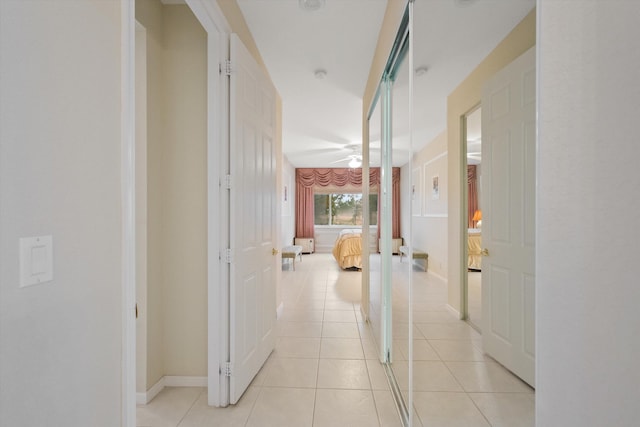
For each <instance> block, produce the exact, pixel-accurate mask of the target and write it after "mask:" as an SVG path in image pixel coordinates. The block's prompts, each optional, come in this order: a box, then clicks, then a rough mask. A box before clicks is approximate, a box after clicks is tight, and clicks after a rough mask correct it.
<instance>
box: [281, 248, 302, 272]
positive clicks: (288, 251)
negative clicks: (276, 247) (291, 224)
mask: <svg viewBox="0 0 640 427" xmlns="http://www.w3.org/2000/svg"><path fill="white" fill-rule="evenodd" d="M296 257H299V258H300V261H302V246H297V245H294V246H286V247H284V248H282V259H285V258H290V259H291V260H292V263H293V271H296Z"/></svg>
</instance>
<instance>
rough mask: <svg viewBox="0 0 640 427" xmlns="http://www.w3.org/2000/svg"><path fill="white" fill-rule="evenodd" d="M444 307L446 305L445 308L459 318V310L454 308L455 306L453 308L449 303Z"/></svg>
mask: <svg viewBox="0 0 640 427" xmlns="http://www.w3.org/2000/svg"><path fill="white" fill-rule="evenodd" d="M445 307H447V310H449V311H450V312H451V313H453V314H455V316H456V317H457V318H458V319H460V312H459V311H458V310H456V309H455V308H453V307H452V306H451V305H449V304H447V305H446V306H445Z"/></svg>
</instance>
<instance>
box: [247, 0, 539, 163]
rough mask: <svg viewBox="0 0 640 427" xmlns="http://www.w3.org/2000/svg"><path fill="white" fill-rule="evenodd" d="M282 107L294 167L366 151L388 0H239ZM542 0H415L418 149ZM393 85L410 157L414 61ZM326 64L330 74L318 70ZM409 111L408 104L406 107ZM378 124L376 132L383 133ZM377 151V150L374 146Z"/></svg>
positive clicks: (399, 140) (401, 148)
mask: <svg viewBox="0 0 640 427" xmlns="http://www.w3.org/2000/svg"><path fill="white" fill-rule="evenodd" d="M237 1H238V4H239V6H240V8H241V10H242V13H243V15H244V17H245V20H246V21H247V24H248V26H249V28H250V30H251V33H252V35H253V38H254V39H255V41H256V44H257V46H258V49H259V50H260V53H261V55H262V58H263V59H264V62H265V64H266V66H267V68H268V70H269V73H270V75H271V78H272V79H273V82H274V84H275V86H276V89H277V90H278V92H279V93H280V95H281V97H282V104H283V152H284V154H285V155H286V156H287V158H288V159H289V161H290V162H291V163H292V164H293V165H294V166H295V167H344V166H346V164H347V162H346V161H344V162H338V163H332V162H335V161H336V160H339V159H344V158H346V157H348V155H349V154H352V153H354V149H355V150H356V151H357V150H359V146H360V143H361V117H362V99H361V98H362V95H363V93H364V87H365V84H366V80H367V78H368V75H369V69H370V66H371V61H372V58H373V53H374V50H375V45H376V43H377V40H378V33H379V30H380V26H381V23H382V19H383V16H384V11H385V9H386V4H387V2H386V0H326V4H325V6H324V7H323V8H322V9H320V10H318V11H315V12H310V11H304V10H301V9H300V8H299V7H298V0H237ZM534 6H535V0H430V1H426V0H416V2H415V25H414V28H415V30H414V55H415V56H414V57H415V61H414V68H417V67H419V66H426V67H428V71H427V73H426V74H424V75H422V76H417V75H416V76H415V78H414V93H415V94H416V95H415V101H414V111H415V116H414V117H415V124H416V126H414V138H413V145H414V147H413V151H417V150H419V149H421V148H422V147H424V146H425V145H426V144H427V143H428V142H429V141H431V140H432V139H433V138H434V137H435V136H437V135H438V134H439V133H441V132H442V131H444V130H445V128H446V98H447V96H448V95H449V94H450V93H451V92H452V91H453V90H454V89H455V88H456V87H457V86H458V85H459V84H460V82H461V81H462V80H463V79H464V78H465V77H466V76H467V75H468V74H469V73H470V72H471V71H472V70H473V69H474V68H475V67H476V66H477V65H478V64H479V63H480V61H481V60H482V59H483V58H484V57H485V56H486V55H487V54H488V53H489V52H491V50H492V49H493V48H494V47H495V46H496V45H497V44H498V43H499V42H500V40H502V39H503V38H504V37H505V36H506V35H507V34H508V32H509V31H510V30H511V29H512V28H513V27H514V26H515V25H516V24H517V23H518V22H520V20H521V19H522V18H523V17H524V16H525V15H526V14H527V13H528V12H529V11H530V10H531V9H532V8H533V7H534ZM403 67H404V70H405V71H403V72H401V73H400V74H399V77H398V81H397V83H396V86H395V88H394V108H395V109H396V110H395V114H394V120H393V122H394V133H393V134H394V149H395V148H397V149H398V151H397V153H396V152H394V164H395V165H397V166H400V165H402V164H404V163H406V161H408V159H409V156H410V152H411V151H410V149H409V138H408V135H409V126H408V124H409V121H408V84H407V82H408V64H406V63H405V64H403ZM319 69H322V70H326V76H325V78H324V79H317V78H316V77H315V76H314V72H315V71H316V70H319ZM403 108H406V110H405V111H403ZM378 128H379V121H378V122H377V123H376V125H375V127H374V126H372V130H371V133H372V135H371V136H372V139H373V140H375V139H379V133H380V132H379V130H378ZM372 155H375V153H372Z"/></svg>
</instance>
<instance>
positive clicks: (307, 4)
mask: <svg viewBox="0 0 640 427" xmlns="http://www.w3.org/2000/svg"><path fill="white" fill-rule="evenodd" d="M324 1H325V0H298V5H299V6H300V9H302V10H306V11H310V12H313V11H316V10H318V9H320V8H322V6H324Z"/></svg>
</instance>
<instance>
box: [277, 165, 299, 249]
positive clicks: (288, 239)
mask: <svg viewBox="0 0 640 427" xmlns="http://www.w3.org/2000/svg"><path fill="white" fill-rule="evenodd" d="M282 187H283V190H282V191H283V192H284V187H287V200H286V201H285V200H284V194H283V196H282V200H281V202H282V228H281V231H280V233H281V242H282V246H289V245H293V239H294V237H295V235H296V169H295V168H294V167H293V165H292V164H291V163H290V162H289V159H287V157H286V156H284V155H283V156H282Z"/></svg>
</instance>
